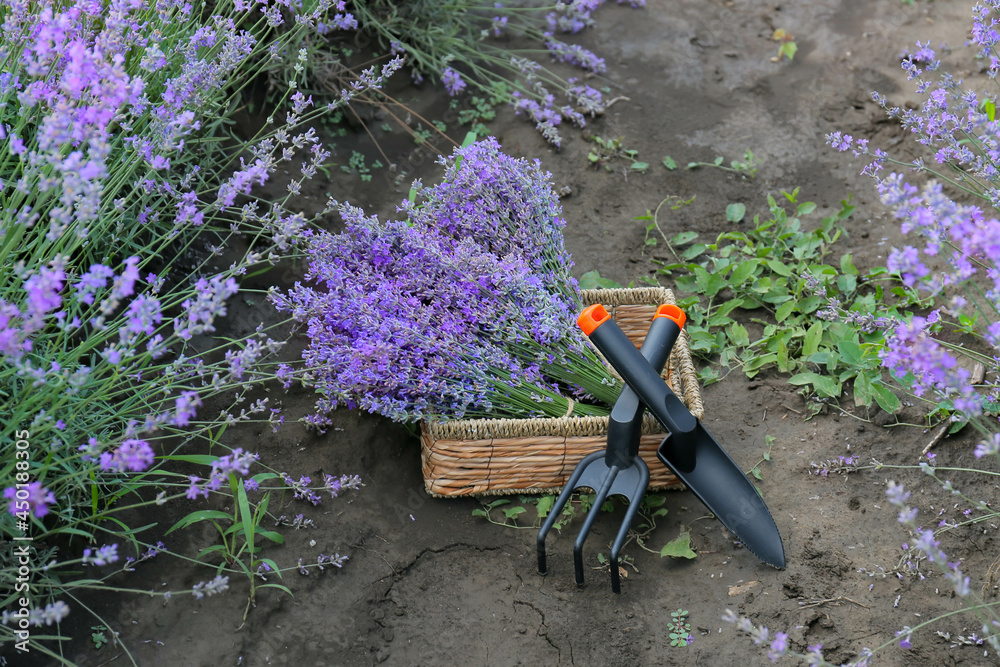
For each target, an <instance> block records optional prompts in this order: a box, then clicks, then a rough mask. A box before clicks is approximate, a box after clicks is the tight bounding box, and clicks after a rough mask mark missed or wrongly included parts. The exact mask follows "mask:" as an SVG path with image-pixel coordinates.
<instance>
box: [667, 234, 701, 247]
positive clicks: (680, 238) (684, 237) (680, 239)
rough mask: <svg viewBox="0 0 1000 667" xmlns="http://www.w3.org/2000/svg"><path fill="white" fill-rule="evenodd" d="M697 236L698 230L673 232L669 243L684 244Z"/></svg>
mask: <svg viewBox="0 0 1000 667" xmlns="http://www.w3.org/2000/svg"><path fill="white" fill-rule="evenodd" d="M696 238H698V232H690V231H689V232H681V233H680V234H675V235H674V237H673V238H671V239H670V243H672V244H673V245H686V244H688V243H691V241H694V240H695V239H696Z"/></svg>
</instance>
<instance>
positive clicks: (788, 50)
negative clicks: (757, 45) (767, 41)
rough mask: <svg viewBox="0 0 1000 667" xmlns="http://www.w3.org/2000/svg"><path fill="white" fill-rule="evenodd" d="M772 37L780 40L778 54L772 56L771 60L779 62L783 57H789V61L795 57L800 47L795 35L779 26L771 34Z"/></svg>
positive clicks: (774, 39)
mask: <svg viewBox="0 0 1000 667" xmlns="http://www.w3.org/2000/svg"><path fill="white" fill-rule="evenodd" d="M771 39H772V40H773V41H775V42H778V43H779V44H778V55H776V56H774V57H773V58H771V62H773V63H776V62H779V61H780V60H781V59H782V58H788V60H789V62H791V60H792V59H793V58H795V54H796V53H797V52H798V50H799V47H798V45H797V44H796V43H795V37H794V36H792V33H790V32H788V31H787V30H785V29H784V28H778V29H777V30H775V31H774V32H773V33H772V34H771Z"/></svg>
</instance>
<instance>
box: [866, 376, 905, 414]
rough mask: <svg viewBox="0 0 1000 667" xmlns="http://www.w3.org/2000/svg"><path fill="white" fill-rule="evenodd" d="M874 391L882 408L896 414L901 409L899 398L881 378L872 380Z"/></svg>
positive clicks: (876, 400) (876, 399)
mask: <svg viewBox="0 0 1000 667" xmlns="http://www.w3.org/2000/svg"><path fill="white" fill-rule="evenodd" d="M872 391H873V392H874V393H875V402H876V403H878V406H879V407H880V408H882V409H883V410H885V411H886V412H888V413H889V414H895V412H896V411H897V410H899V398H897V397H896V395H895V394H894V393H892V392H891V391H890V390H889V388H888V387H886V386H885V385H883V384H882V381H881V380H879V381H878V382H872Z"/></svg>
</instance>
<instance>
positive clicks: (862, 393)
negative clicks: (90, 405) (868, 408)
mask: <svg viewBox="0 0 1000 667" xmlns="http://www.w3.org/2000/svg"><path fill="white" fill-rule="evenodd" d="M872 398H873V392H872V381H871V380H869V379H868V375H866V374H865V373H859V374H858V375H857V376H856V377H855V378H854V405H857V406H864V405H871V403H872Z"/></svg>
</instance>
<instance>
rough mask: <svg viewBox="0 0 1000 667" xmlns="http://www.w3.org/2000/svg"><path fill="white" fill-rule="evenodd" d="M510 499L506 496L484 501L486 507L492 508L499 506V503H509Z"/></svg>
mask: <svg viewBox="0 0 1000 667" xmlns="http://www.w3.org/2000/svg"><path fill="white" fill-rule="evenodd" d="M509 504H510V500H509V499H507V498H497V499H496V500H493V501H490V502H488V503H486V509H490V510H491V509H493V508H494V507H500V506H501V505H509Z"/></svg>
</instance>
